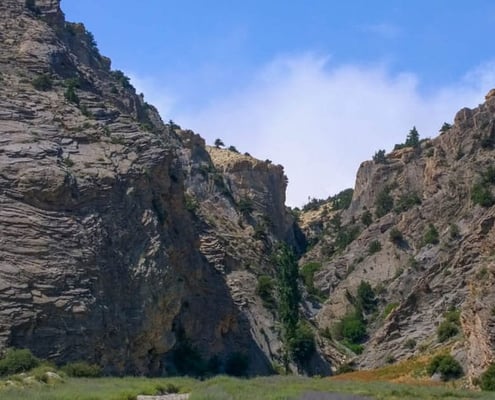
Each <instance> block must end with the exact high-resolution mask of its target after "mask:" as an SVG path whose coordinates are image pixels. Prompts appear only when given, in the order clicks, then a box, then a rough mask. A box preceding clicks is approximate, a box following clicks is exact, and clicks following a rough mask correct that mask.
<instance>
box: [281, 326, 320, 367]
mask: <svg viewBox="0 0 495 400" xmlns="http://www.w3.org/2000/svg"><path fill="white" fill-rule="evenodd" d="M288 348H289V354H290V356H291V358H292V359H293V360H294V361H295V362H296V363H297V364H298V365H304V364H305V363H306V362H307V361H308V360H309V359H310V358H311V356H312V355H313V353H314V352H315V351H316V345H315V335H314V334H313V331H312V330H311V328H310V327H309V326H308V325H307V324H304V323H300V324H299V325H298V327H297V328H296V330H295V332H294V334H293V335H292V336H291V337H290V338H289V341H288Z"/></svg>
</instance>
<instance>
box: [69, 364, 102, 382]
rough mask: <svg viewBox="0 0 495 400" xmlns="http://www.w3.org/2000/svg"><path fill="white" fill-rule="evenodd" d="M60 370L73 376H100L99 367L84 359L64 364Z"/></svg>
mask: <svg viewBox="0 0 495 400" xmlns="http://www.w3.org/2000/svg"><path fill="white" fill-rule="evenodd" d="M61 369H62V371H63V372H65V373H66V374H67V375H68V376H72V377H74V378H98V377H100V376H102V374H103V372H102V370H101V367H100V366H99V365H96V364H89V363H87V362H84V361H80V362H74V363H69V364H66V365H64V366H63V367H62V368H61Z"/></svg>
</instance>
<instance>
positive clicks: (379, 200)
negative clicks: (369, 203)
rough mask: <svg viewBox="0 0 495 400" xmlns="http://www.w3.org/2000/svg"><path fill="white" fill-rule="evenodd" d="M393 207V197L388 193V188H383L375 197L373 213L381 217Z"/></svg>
mask: <svg viewBox="0 0 495 400" xmlns="http://www.w3.org/2000/svg"><path fill="white" fill-rule="evenodd" d="M393 208H394V199H393V197H392V196H391V195H390V188H384V189H383V190H382V191H381V192H379V193H378V195H377V196H376V199H375V215H376V217H377V218H381V217H383V216H384V215H387V214H388V213H389V212H390V211H392V210H393Z"/></svg>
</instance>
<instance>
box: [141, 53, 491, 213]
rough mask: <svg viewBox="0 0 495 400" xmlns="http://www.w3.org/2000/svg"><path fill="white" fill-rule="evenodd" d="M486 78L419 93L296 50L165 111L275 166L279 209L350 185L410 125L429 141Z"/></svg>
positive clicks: (478, 98)
mask: <svg viewBox="0 0 495 400" xmlns="http://www.w3.org/2000/svg"><path fill="white" fill-rule="evenodd" d="M494 78H495V64H485V65H483V66H481V67H479V68H477V69H476V70H473V71H471V72H469V73H468V74H466V77H465V79H463V80H462V81H461V82H459V83H458V84H456V85H453V86H450V87H444V88H440V89H438V90H436V91H435V92H434V93H430V94H429V95H428V96H424V95H423V94H421V93H420V90H419V88H418V86H419V85H418V82H419V79H418V77H416V76H415V75H413V74H410V73H402V74H393V73H391V72H390V71H389V70H388V69H387V67H386V66H384V65H373V66H357V65H340V66H338V65H332V64H331V63H330V61H329V60H328V59H327V58H325V57H320V56H315V55H311V54H305V55H299V56H294V57H285V58H278V59H276V60H274V61H273V62H271V63H270V64H268V65H267V66H265V67H264V68H263V69H261V70H260V71H259V72H258V74H257V75H256V76H255V77H254V78H253V79H252V81H251V82H250V83H248V84H247V85H246V87H245V88H244V89H243V90H241V91H237V92H236V93H234V94H232V95H230V96H228V97H223V98H219V99H215V98H213V99H210V101H209V102H208V103H206V102H205V104H207V105H206V106H205V107H202V108H200V109H199V110H196V112H194V113H187V114H186V113H182V114H181V113H180V112H177V110H176V112H175V113H174V115H176V117H175V118H176V120H177V122H179V123H180V124H181V125H182V126H183V127H188V128H191V129H193V130H195V131H196V132H198V133H200V134H202V135H203V136H204V137H205V138H206V139H207V141H208V142H209V143H212V142H213V141H214V140H215V138H217V137H220V138H222V139H223V141H224V142H225V143H226V144H227V145H231V144H232V145H235V146H236V147H237V148H238V149H239V150H241V151H248V152H249V153H251V154H252V155H254V156H257V157H259V158H262V159H265V158H269V159H272V160H273V161H274V162H276V163H280V164H282V165H284V167H285V170H286V173H287V175H288V177H289V189H288V204H290V205H301V204H303V203H304V202H306V201H307V200H308V196H312V197H319V198H324V197H327V196H329V195H331V194H334V193H336V192H338V191H340V190H342V189H344V188H347V187H352V186H353V185H354V178H355V173H356V171H357V168H358V166H359V164H360V163H361V162H362V161H363V160H366V159H370V158H371V156H372V154H373V153H374V152H375V151H376V150H378V149H380V148H386V149H388V150H390V149H391V148H392V147H393V145H394V143H399V142H402V141H404V139H405V136H406V135H407V132H408V131H409V129H410V128H411V127H412V126H413V125H415V126H416V127H417V128H418V130H419V132H420V134H421V137H428V136H435V135H436V134H437V132H438V129H439V127H440V126H441V125H442V123H443V122H444V121H452V119H453V117H454V114H455V112H456V111H457V110H458V109H459V108H461V107H464V106H475V105H477V104H478V103H480V102H482V100H483V96H484V94H485V93H486V92H487V91H488V89H490V88H491V86H490V85H493V82H495V79H494ZM146 93H148V92H146ZM156 93H158V96H157V97H156V98H155V94H156ZM160 93H161V92H160V91H158V92H157V91H156V88H155V91H153V90H152V91H150V92H149V99H150V101H151V102H152V103H154V104H155V105H157V106H158V107H159V109H160V110H161V111H162V112H164V113H165V112H167V110H168V111H169V110H170V107H171V105H170V102H169V100H167V99H169V97H167V96H165V97H164V99H165V100H163V99H161V98H160Z"/></svg>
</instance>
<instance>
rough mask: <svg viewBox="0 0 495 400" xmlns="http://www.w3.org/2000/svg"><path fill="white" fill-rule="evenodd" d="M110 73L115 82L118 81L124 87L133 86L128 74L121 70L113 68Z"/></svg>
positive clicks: (131, 87) (130, 87)
mask: <svg viewBox="0 0 495 400" xmlns="http://www.w3.org/2000/svg"><path fill="white" fill-rule="evenodd" d="M110 74H111V76H112V78H113V79H115V80H116V81H117V82H119V83H120V85H121V86H122V87H123V88H124V89H134V86H132V84H131V79H130V78H129V77H128V76H126V75H125V74H124V73H123V72H122V71H120V70H115V71H112V72H111V73H110Z"/></svg>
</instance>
